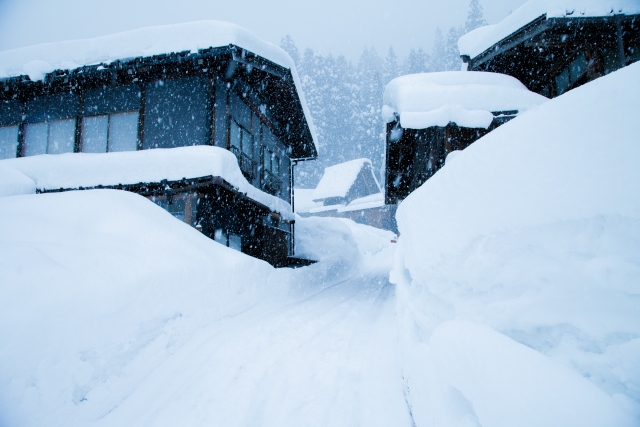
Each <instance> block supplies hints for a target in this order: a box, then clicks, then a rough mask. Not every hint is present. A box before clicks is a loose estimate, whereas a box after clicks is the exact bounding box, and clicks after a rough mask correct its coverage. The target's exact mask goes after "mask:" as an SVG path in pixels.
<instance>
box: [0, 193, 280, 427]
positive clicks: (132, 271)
mask: <svg viewBox="0 0 640 427" xmlns="http://www.w3.org/2000/svg"><path fill="white" fill-rule="evenodd" d="M0 219H1V220H0V236H2V238H1V239H0V277H1V280H0V283H1V286H0V336H1V337H2V340H0V385H1V386H0V424H1V425H15V426H18V425H20V426H31V425H33V426H36V425H48V426H72V425H77V426H79V425H85V426H86V425H89V423H90V422H91V421H95V420H98V419H100V418H102V417H104V416H105V415H107V414H108V413H109V412H110V411H111V410H113V409H114V408H115V407H117V406H118V405H119V404H121V403H122V401H124V400H125V399H126V398H127V397H128V396H129V395H130V394H131V393H132V392H133V391H134V390H135V389H136V388H137V387H138V386H139V385H140V384H141V383H143V382H144V381H145V379H146V378H147V377H148V376H149V375H150V374H151V373H152V372H153V371H154V370H155V369H156V368H158V366H160V365H161V364H162V363H164V362H165V361H166V360H168V359H169V358H170V357H171V355H173V354H174V353H176V352H179V351H180V350H181V349H182V350H184V349H183V346H184V345H186V344H187V343H188V342H189V339H190V338H192V337H193V336H194V334H197V332H198V331H199V330H201V329H202V327H203V326H204V325H207V324H210V323H211V322H214V321H216V320H219V319H221V318H223V317H226V316H233V315H236V314H238V313H240V312H243V311H245V310H247V309H248V308H250V307H253V306H256V305H257V304H258V303H260V302H263V301H265V300H268V299H270V298H273V297H277V296H278V295H285V294H286V289H287V281H286V278H283V277H282V273H280V271H281V270H275V269H273V268H272V267H271V266H270V265H268V264H267V263H266V262H263V261H260V260H256V259H254V258H250V257H248V256H246V255H244V254H241V253H239V252H237V251H234V250H232V249H229V248H227V247H225V246H222V245H220V244H218V243H216V242H214V241H213V240H211V239H208V238H207V237H205V236H203V235H202V234H201V233H199V232H198V231H196V230H195V229H193V228H192V227H190V226H188V225H187V224H184V223H182V222H180V221H178V220H176V219H175V218H173V217H172V216H171V215H170V214H169V213H167V212H165V211H164V210H163V209H161V208H159V207H158V206H156V205H155V204H154V203H152V202H150V201H149V200H147V199H145V198H143V197H140V196H138V195H135V194H132V193H128V192H125V191H117V190H89V191H75V192H67V193H55V194H38V195H26V196H14V197H3V198H0ZM240 272H241V274H240ZM172 375H173V376H172ZM172 375H167V376H165V378H164V380H165V381H166V383H167V384H171V383H172V381H175V377H177V376H179V375H180V373H178V372H174V373H173V374H172ZM156 392H158V390H156Z"/></svg>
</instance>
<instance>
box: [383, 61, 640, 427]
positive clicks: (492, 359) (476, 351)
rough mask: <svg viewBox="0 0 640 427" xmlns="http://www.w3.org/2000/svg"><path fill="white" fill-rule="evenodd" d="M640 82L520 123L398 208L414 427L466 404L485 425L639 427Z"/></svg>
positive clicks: (581, 97) (633, 75) (548, 107)
mask: <svg viewBox="0 0 640 427" xmlns="http://www.w3.org/2000/svg"><path fill="white" fill-rule="evenodd" d="M638 82H640V63H636V64H633V65H629V66H628V67H625V68H623V69H620V70H618V71H616V72H613V73H611V74H609V75H607V76H604V77H602V78H599V79H597V80H594V81H592V82H590V83H587V84H585V85H583V86H581V87H579V88H577V89H574V90H572V91H570V92H568V93H566V94H563V95H561V96H559V97H557V98H555V99H553V100H550V101H548V102H546V103H545V104H543V105H541V106H540V107H538V108H536V109H535V110H533V111H530V112H528V113H527V114H525V115H523V116H520V117H517V118H515V119H514V120H511V121H510V122H508V123H506V124H505V125H503V126H500V127H499V128H498V129H496V130H495V131H493V132H491V133H489V134H488V135H486V136H484V137H483V138H481V139H479V140H478V141H476V142H474V143H473V144H472V145H471V146H470V147H468V148H466V149H465V150H463V151H461V152H460V153H458V154H457V156H456V158H455V160H454V161H453V162H447V163H446V165H445V166H444V167H443V168H442V169H440V170H439V171H438V172H437V173H436V174H435V175H434V176H433V177H431V178H430V179H429V180H428V181H426V182H425V183H424V184H423V185H422V186H421V187H420V188H418V189H417V190H416V191H414V192H413V193H411V195H409V196H408V197H407V198H406V199H405V200H404V201H403V202H402V204H400V206H399V207H398V211H397V215H396V218H397V220H398V227H399V230H400V232H401V237H400V239H399V241H398V247H397V249H396V260H395V267H394V270H393V272H392V273H391V281H392V282H393V283H395V284H396V295H397V296H398V306H397V307H398V319H401V320H400V323H399V330H400V334H401V336H400V340H401V342H402V343H403V345H404V346H405V347H404V348H406V354H410V355H411V357H410V358H408V359H407V361H406V363H405V364H404V366H403V371H404V372H406V373H407V375H406V378H409V379H410V380H409V382H408V384H407V387H410V388H411V396H412V399H413V400H412V407H413V408H414V411H413V417H414V420H415V423H416V425H428V424H429V423H431V420H432V419H434V418H435V419H438V420H440V424H442V425H455V424H457V422H458V421H457V420H459V419H462V417H463V416H462V415H461V414H460V413H457V417H456V415H451V414H455V413H456V411H458V410H459V409H457V408H460V403H459V402H460V400H459V399H460V397H459V396H464V397H465V399H466V400H465V407H466V408H468V411H465V413H466V415H465V416H466V417H468V419H472V420H477V422H473V423H471V424H473V425H483V426H489V425H493V426H498V425H500V426H542V425H546V426H551V425H576V426H577V425H580V426H587V425H590V426H596V425H603V426H604V425H619V426H622V425H625V426H632V425H635V426H637V425H638V420H639V418H638V416H639V414H640V411H638V408H640V393H638V390H640V375H638V374H634V375H628V373H629V372H636V373H638V372H639V371H638V366H639V365H638V361H639V360H640V345H639V344H640V341H639V340H638V338H637V337H640V322H639V321H638V319H639V317H638V316H639V314H638V313H639V312H638V306H639V301H640V300H639V297H638V295H640V168H638V160H639V159H640V144H638V133H637V122H638V117H640V104H639V103H638V99H640V84H639V83H638ZM454 319H455V320H454ZM614 337H616V338H614ZM451 387H452V388H455V389H456V390H458V391H459V393H461V394H460V395H456V396H454V395H453V394H452V395H450V396H448V397H447V396H440V397H439V398H438V399H436V400H435V401H434V400H433V399H432V398H431V397H432V396H434V395H438V394H441V393H440V392H439V391H440V390H446V389H449V388H451ZM456 393H458V392H456ZM505 408H509V410H508V411H505ZM632 408H633V409H632Z"/></svg>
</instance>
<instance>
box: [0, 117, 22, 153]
mask: <svg viewBox="0 0 640 427" xmlns="http://www.w3.org/2000/svg"><path fill="white" fill-rule="evenodd" d="M17 152H18V126H17V125H14V126H0V159H10V158H12V157H16V154H17Z"/></svg>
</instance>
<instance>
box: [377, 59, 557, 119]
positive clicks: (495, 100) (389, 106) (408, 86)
mask: <svg viewBox="0 0 640 427" xmlns="http://www.w3.org/2000/svg"><path fill="white" fill-rule="evenodd" d="M546 100H547V98H545V97H543V96H541V95H538V94H536V93H533V92H530V91H529V90H528V89H527V88H526V87H525V86H524V85H523V84H522V83H520V82H519V81H518V80H517V79H515V78H513V77H511V76H507V75H503V74H497V73H488V72H479V71H445V72H439V73H420V74H410V75H407V76H401V77H398V78H396V79H394V80H392V81H391V82H390V83H389V84H388V85H387V87H386V88H385V91H384V96H383V103H384V108H383V118H384V120H385V121H386V122H387V123H390V122H392V121H394V120H395V116H396V114H397V115H399V116H400V124H401V126H402V127H403V128H407V129H424V128H428V127H431V126H446V125H447V124H449V122H453V123H457V124H458V125H460V126H464V127H481V128H485V129H486V128H487V127H489V125H490V124H491V121H492V120H493V114H491V113H492V112H498V111H513V110H517V111H518V112H523V111H526V110H529V109H530V108H532V107H535V106H537V105H539V104H541V103H543V102H545V101H546Z"/></svg>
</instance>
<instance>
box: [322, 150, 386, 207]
mask: <svg viewBox="0 0 640 427" xmlns="http://www.w3.org/2000/svg"><path fill="white" fill-rule="evenodd" d="M380 192H381V190H380V184H378V180H377V179H376V176H375V175H374V173H373V167H372V165H371V160H369V159H355V160H350V161H348V162H344V163H340V164H337V165H333V166H329V167H328V168H325V169H324V174H323V175H322V178H321V179H320V182H319V183H318V186H317V187H316V189H315V190H314V192H313V196H312V197H313V198H312V200H313V201H314V202H322V204H323V205H324V206H334V205H347V204H349V203H351V202H352V201H353V200H355V199H359V198H361V197H365V196H369V195H371V194H376V193H380Z"/></svg>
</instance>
